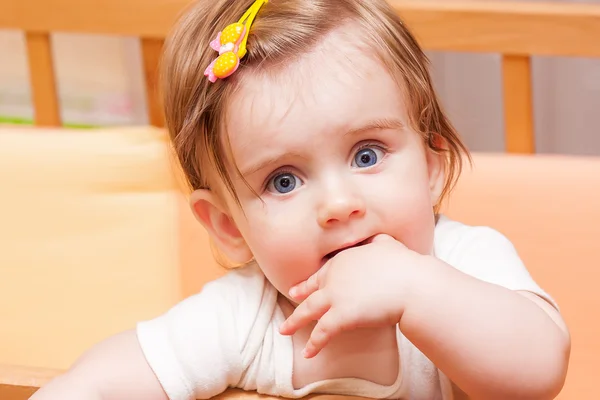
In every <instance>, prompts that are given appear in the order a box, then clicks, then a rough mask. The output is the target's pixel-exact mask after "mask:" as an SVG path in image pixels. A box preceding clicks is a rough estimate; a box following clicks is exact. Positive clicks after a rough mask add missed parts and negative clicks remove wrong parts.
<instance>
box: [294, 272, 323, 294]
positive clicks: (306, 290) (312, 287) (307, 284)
mask: <svg viewBox="0 0 600 400" xmlns="http://www.w3.org/2000/svg"><path fill="white" fill-rule="evenodd" d="M321 271H322V269H320V270H319V271H317V272H315V273H314V274H312V275H311V277H310V278H308V279H307V280H305V281H304V282H300V283H299V284H297V285H296V286H294V287H292V288H291V289H290V297H291V298H292V299H294V300H296V301H303V300H304V299H306V298H307V297H308V296H310V295H311V294H312V293H314V292H316V291H317V290H319V274H321V273H322V272H321Z"/></svg>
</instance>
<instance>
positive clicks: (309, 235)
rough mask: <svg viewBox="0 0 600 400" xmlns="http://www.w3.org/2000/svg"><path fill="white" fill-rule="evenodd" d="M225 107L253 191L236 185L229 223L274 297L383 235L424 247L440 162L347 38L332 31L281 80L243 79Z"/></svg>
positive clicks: (387, 83)
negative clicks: (343, 252) (342, 251)
mask: <svg viewBox="0 0 600 400" xmlns="http://www.w3.org/2000/svg"><path fill="white" fill-rule="evenodd" d="M336 35H337V37H336ZM229 111H230V119H229V120H228V132H229V136H230V141H231V148H232V152H233V157H234V160H235V162H236V164H237V166H238V168H239V170H240V171H241V172H242V174H243V176H244V178H245V179H246V181H247V182H248V184H249V185H250V187H251V188H252V189H253V190H254V191H255V192H256V193H258V194H259V195H260V198H257V197H256V196H255V195H254V194H253V193H252V191H251V190H249V189H248V187H247V186H246V185H245V184H244V183H243V182H242V180H241V179H238V180H234V184H235V188H236V191H237V193H238V196H239V199H240V202H241V205H242V209H240V208H238V207H235V206H233V205H232V204H233V202H230V205H232V206H231V212H232V216H233V220H234V222H235V223H236V225H237V227H238V229H239V230H240V232H241V233H242V235H243V236H244V238H245V240H246V242H247V244H248V246H249V247H250V249H251V251H252V253H253V255H254V257H255V259H256V261H257V262H258V264H259V265H260V267H261V268H262V270H263V271H264V273H265V275H266V276H267V278H268V279H269V280H270V281H271V282H272V283H273V284H274V285H275V287H276V288H277V289H278V290H279V291H280V292H282V293H284V294H286V295H287V293H288V290H289V288H290V287H291V286H293V285H294V284H296V283H298V282H300V281H303V280H305V279H307V278H308V277H309V276H310V275H311V274H313V273H315V272H316V271H317V270H318V269H319V268H321V267H322V266H323V265H324V263H325V262H326V261H327V260H328V259H329V258H330V256H331V255H332V254H333V253H334V252H336V251H338V250H340V249H342V248H346V247H348V246H352V245H355V244H358V243H360V242H363V241H365V240H367V239H369V238H371V237H372V236H374V235H377V234H380V233H385V234H388V235H391V236H393V237H394V238H396V239H397V240H399V241H400V242H402V243H404V244H405V245H406V246H407V247H409V248H411V249H413V250H415V251H417V252H420V253H423V254H428V253H430V252H431V250H432V243H433V231H434V225H435V222H434V214H433V206H434V203H435V201H436V200H437V198H438V196H439V193H440V191H441V187H442V185H443V171H441V172H440V170H441V169H442V168H443V167H442V160H441V158H440V157H439V156H436V155H434V154H433V153H431V152H430V151H429V150H426V148H425V146H424V144H423V140H422V138H421V137H420V136H419V135H418V134H417V133H416V132H414V131H413V130H412V129H411V128H410V126H409V123H408V118H407V111H406V105H405V103H404V99H403V96H402V95H401V92H400V90H398V88H397V85H396V84H395V82H394V81H393V80H392V78H391V77H390V75H389V74H388V73H387V72H386V71H385V69H384V68H383V66H381V65H379V63H378V62H376V61H375V60H374V59H372V58H371V57H369V56H368V55H367V54H366V52H364V51H361V50H359V49H358V48H357V47H356V44H355V43H354V44H352V43H351V42H349V41H348V40H345V39H341V38H340V37H339V33H334V34H332V35H331V36H330V37H329V38H328V40H327V41H326V42H325V43H324V44H323V45H322V46H320V47H319V49H318V50H317V51H315V52H314V53H312V54H309V55H307V56H305V57H304V58H303V59H302V60H301V61H299V62H298V63H296V64H294V66H291V67H290V68H288V69H287V70H286V71H285V72H282V73H281V74H280V75H278V76H253V77H252V78H250V79H248V77H246V81H245V82H244V84H243V86H242V88H241V90H240V92H239V94H238V95H237V96H236V97H235V99H234V101H233V103H232V105H231V108H230V110H229ZM365 268H368V265H365Z"/></svg>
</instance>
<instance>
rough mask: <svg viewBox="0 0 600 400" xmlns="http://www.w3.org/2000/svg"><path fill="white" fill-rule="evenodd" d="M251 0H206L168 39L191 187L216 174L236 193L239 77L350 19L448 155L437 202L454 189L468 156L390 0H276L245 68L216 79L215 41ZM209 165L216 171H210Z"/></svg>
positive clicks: (173, 132)
mask: <svg viewBox="0 0 600 400" xmlns="http://www.w3.org/2000/svg"><path fill="white" fill-rule="evenodd" d="M252 3H253V0H201V1H198V2H197V3H195V4H194V5H193V6H192V7H191V8H190V9H188V10H187V11H186V13H184V15H183V16H182V18H181V19H180V21H179V22H178V24H177V25H176V26H175V29H174V31H173V32H172V34H171V35H170V37H169V38H168V39H167V41H166V44H165V53H164V57H163V63H162V74H161V75H162V86H163V87H162V92H163V96H164V98H163V101H164V107H165V117H166V123H167V127H168V130H169V134H170V137H171V140H172V143H173V146H174V150H175V153H176V155H177V157H178V160H179V162H180V164H181V167H182V169H183V171H184V173H185V176H186V178H187V180H188V184H189V186H190V189H191V190H195V189H200V188H206V189H212V190H215V189H216V187H215V186H216V185H215V183H216V182H214V181H213V179H214V177H215V174H214V171H216V172H217V174H216V176H217V177H218V178H219V179H221V180H222V182H223V183H224V186H225V188H226V189H227V190H228V191H229V192H230V193H231V194H232V195H233V196H234V198H235V199H236V200H237V196H236V194H235V191H234V188H233V183H232V179H231V177H230V176H229V174H228V172H227V167H226V165H227V163H226V160H227V149H228V139H227V135H224V134H223V127H224V124H225V122H224V121H225V113H226V109H227V104H228V102H229V101H230V99H231V96H232V93H233V92H234V91H235V89H236V87H237V86H238V84H239V81H240V80H241V79H243V77H244V76H245V75H247V74H248V73H249V72H251V71H253V70H257V69H260V70H261V71H268V70H272V69H276V68H281V67H282V66H285V65H289V64H290V63H293V62H294V61H295V60H297V59H298V57H300V56H302V55H303V54H306V53H307V52H309V51H310V50H312V49H313V48H314V47H315V46H316V45H317V44H318V43H319V42H320V40H322V39H323V38H324V36H325V35H327V34H328V33H329V32H331V31H333V30H335V29H336V28H338V27H341V26H342V25H344V24H345V23H347V22H348V21H352V22H353V24H354V26H355V27H356V28H357V29H360V30H361V32H362V33H363V34H364V35H366V38H367V39H366V40H367V41H368V43H371V46H372V48H373V50H374V52H375V54H377V56H378V57H379V58H380V59H381V62H382V63H383V64H384V65H385V66H386V68H387V69H388V71H389V72H390V74H391V76H392V77H393V78H394V79H395V80H396V82H398V84H399V88H401V90H403V92H404V95H405V99H406V104H407V106H408V115H409V119H410V123H411V125H412V127H413V128H414V130H415V131H417V132H419V133H420V134H421V135H422V136H423V139H424V142H425V143H426V145H427V146H428V147H429V148H431V149H432V150H433V151H435V152H440V153H442V152H443V153H444V154H445V171H446V181H445V184H444V188H443V191H442V195H441V196H440V197H441V198H440V202H439V203H438V205H436V210H435V211H436V212H437V211H438V210H437V208H438V207H439V204H440V203H441V202H442V201H443V200H444V199H445V198H446V196H447V195H448V194H449V192H450V191H451V189H452V187H453V185H454V183H455V181H456V179H457V178H458V176H459V175H460V172H461V169H462V156H463V155H466V156H467V157H470V156H469V153H468V151H467V149H466V147H465V145H464V144H463V143H462V141H461V140H460V138H459V136H458V134H457V132H456V130H455V129H454V127H453V126H452V124H451V123H450V121H449V120H448V118H447V117H446V115H445V114H444V113H443V111H442V109H441V106H440V104H439V101H438V99H437V97H436V94H435V91H434V89H433V85H432V82H431V77H430V75H429V72H428V67H429V61H428V59H427V57H426V55H425V54H424V52H423V51H422V49H421V48H420V46H419V45H418V43H417V41H416V40H415V38H414V37H413V36H412V34H411V33H410V31H409V30H408V29H407V27H406V26H405V25H404V24H403V23H402V21H401V20H400V18H399V17H398V15H397V14H396V12H395V11H394V10H393V9H392V8H391V6H390V5H389V4H388V3H387V2H386V1H385V0H271V1H270V2H269V3H267V4H265V5H264V6H263V7H262V9H261V10H260V12H259V13H258V16H257V17H256V20H255V21H254V24H253V25H252V28H251V30H250V33H249V38H248V45H247V48H248V53H247V55H246V57H245V58H244V59H243V60H242V62H241V65H240V68H239V70H238V71H237V72H236V73H235V74H234V75H233V76H231V77H230V78H227V79H226V80H224V81H217V82H216V83H210V82H209V81H208V79H207V78H206V77H205V76H204V70H205V68H206V67H207V66H208V65H209V64H210V62H211V61H212V59H213V58H214V57H215V54H216V53H215V51H214V50H213V49H211V48H210V47H209V42H210V41H211V40H212V39H214V38H215V37H216V36H217V33H218V32H219V31H220V30H222V29H224V28H225V27H226V26H227V25H228V24H230V23H232V22H235V21H237V20H238V19H239V18H240V16H241V15H242V14H243V13H244V12H245V11H246V10H247V9H248V8H249V7H250V6H251V5H252ZM209 172H210V173H209Z"/></svg>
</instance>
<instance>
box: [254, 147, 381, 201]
mask: <svg viewBox="0 0 600 400" xmlns="http://www.w3.org/2000/svg"><path fill="white" fill-rule="evenodd" d="M370 147H376V148H378V149H379V150H381V151H383V152H384V153H387V152H388V150H389V148H388V147H387V146H385V145H383V144H382V143H381V142H375V141H373V142H364V143H361V144H360V145H359V146H358V147H357V148H356V149H355V150H354V151H353V152H352V156H353V157H354V156H356V154H357V153H358V152H360V151H361V150H364V149H366V148H370ZM284 174H291V175H295V173H294V171H293V170H292V168H289V167H283V168H281V169H278V170H276V171H275V172H273V173H272V174H270V175H269V176H268V177H267V179H266V180H265V182H264V183H263V185H262V189H261V191H262V192H265V191H266V190H267V188H268V187H269V184H270V183H271V181H272V180H273V178H275V177H276V176H278V175H284Z"/></svg>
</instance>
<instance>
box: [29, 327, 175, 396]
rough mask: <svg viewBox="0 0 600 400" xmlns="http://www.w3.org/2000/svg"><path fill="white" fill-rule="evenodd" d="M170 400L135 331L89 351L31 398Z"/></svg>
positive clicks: (124, 333) (115, 337)
mask: <svg viewBox="0 0 600 400" xmlns="http://www.w3.org/2000/svg"><path fill="white" fill-rule="evenodd" d="M125 399H127V400H136V399H140V400H168V398H167V395H166V394H165V392H164V391H163V389H162V387H161V386H160V384H159V382H158V380H157V378H156V376H155V375H154V373H153V372H152V370H151V369H150V367H149V366H148V363H147V362H146V359H145V357H144V355H143V353H142V350H141V348H140V345H139V343H138V339H137V336H136V332H135V331H134V330H130V331H126V332H123V333H120V334H118V335H115V336H113V337H110V338H109V339H106V340H105V341H103V342H101V343H99V344H97V345H96V346H94V347H92V348H91V349H90V350H89V351H87V352H86V353H85V354H84V355H83V356H82V357H81V358H80V359H79V360H78V361H77V362H76V363H75V364H74V365H73V366H72V367H71V369H70V370H69V371H68V372H66V373H65V374H64V375H61V376H59V377H57V378H56V379H54V380H53V381H51V382H50V383H48V384H47V385H46V386H44V387H42V388H41V389H40V390H38V391H37V392H36V393H35V394H34V395H33V397H31V400H125Z"/></svg>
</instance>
